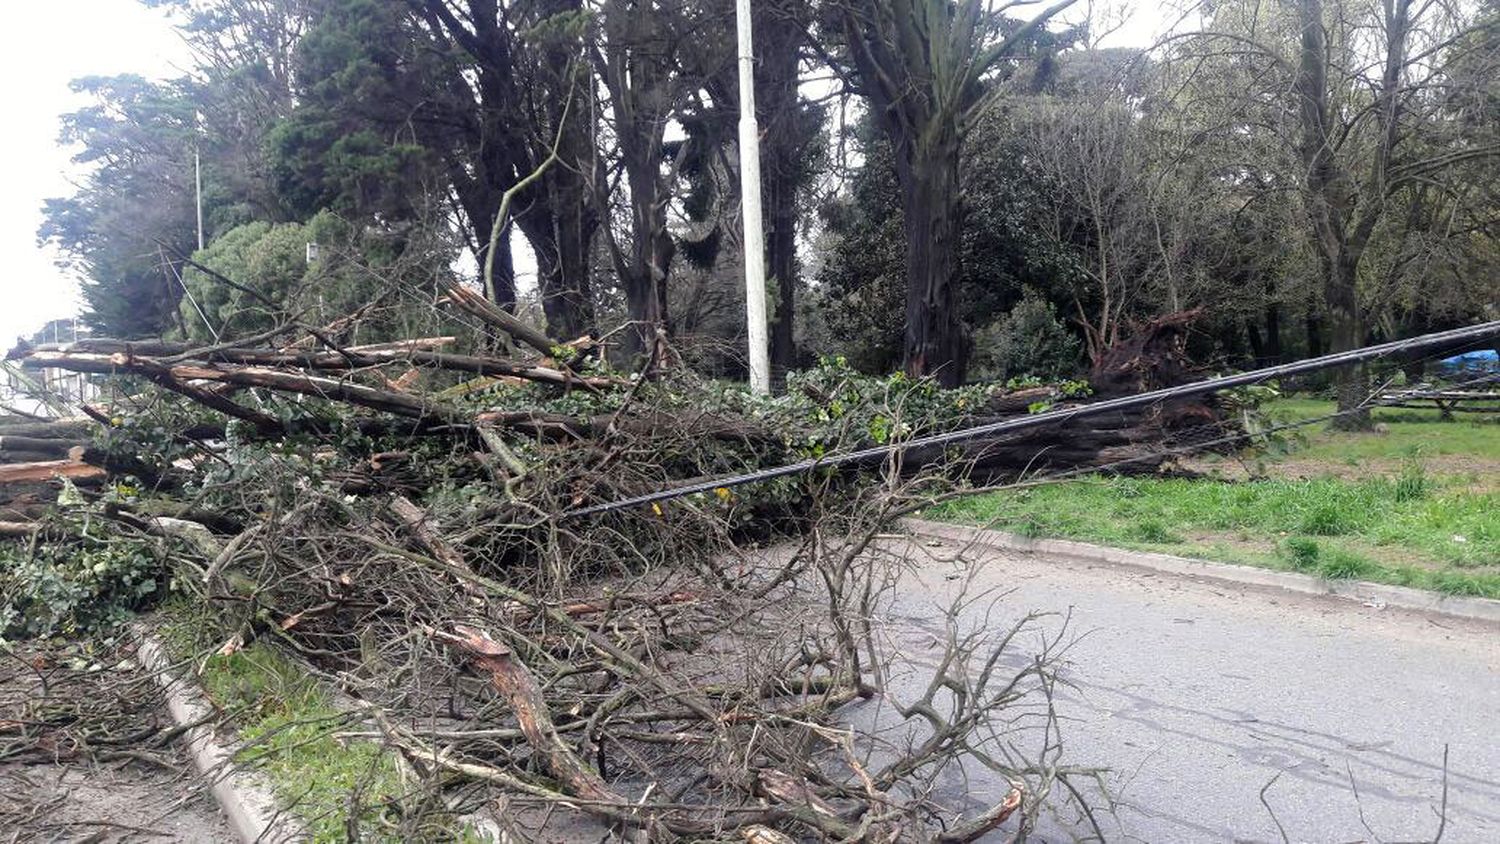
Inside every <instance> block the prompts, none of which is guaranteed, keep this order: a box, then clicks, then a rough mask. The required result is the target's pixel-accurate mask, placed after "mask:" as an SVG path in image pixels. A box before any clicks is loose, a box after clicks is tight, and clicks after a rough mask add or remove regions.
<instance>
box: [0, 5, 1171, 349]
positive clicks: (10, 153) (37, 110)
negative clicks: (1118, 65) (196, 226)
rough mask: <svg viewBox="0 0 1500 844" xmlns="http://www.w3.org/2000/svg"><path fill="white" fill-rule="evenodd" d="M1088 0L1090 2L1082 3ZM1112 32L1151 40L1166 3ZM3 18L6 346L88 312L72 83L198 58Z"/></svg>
mask: <svg viewBox="0 0 1500 844" xmlns="http://www.w3.org/2000/svg"><path fill="white" fill-rule="evenodd" d="M1084 5H1085V4H1083V3H1080V4H1079V6H1080V7H1082V6H1084ZM1139 5H1140V6H1141V7H1143V11H1142V12H1141V13H1139V14H1137V15H1135V16H1133V17H1134V19H1132V20H1131V21H1130V22H1129V24H1127V25H1126V26H1125V27H1124V29H1122V30H1121V31H1118V32H1116V33H1115V34H1114V36H1113V37H1111V38H1110V39H1108V43H1110V44H1142V43H1148V42H1149V40H1150V38H1151V36H1152V34H1153V31H1154V29H1155V28H1156V26H1157V24H1158V21H1157V19H1156V15H1155V14H1154V13H1153V11H1152V10H1154V9H1155V8H1156V6H1157V4H1155V3H1152V2H1149V0H1141V2H1140V3H1139ZM5 12H6V25H5V26H4V27H0V93H3V95H4V96H3V100H0V102H3V103H4V108H5V110H6V113H7V114H8V115H9V119H8V120H7V126H6V129H5V130H4V132H3V133H0V268H3V269H0V346H3V347H4V348H9V347H10V345H11V343H12V342H13V340H14V338H15V337H17V336H29V335H30V334H31V333H32V332H34V331H36V330H37V329H38V328H40V327H41V326H42V325H43V324H44V323H45V322H47V321H48V320H51V319H56V318H58V317H66V316H72V315H74V314H75V313H76V312H77V311H78V307H79V303H78V295H77V285H76V282H75V281H74V280H73V279H71V278H69V277H68V276H67V275H66V274H65V273H63V272H62V271H61V270H59V269H57V267H55V266H54V263H53V261H54V256H53V255H52V254H50V253H49V252H47V251H46V250H43V249H42V248H40V247H38V246H37V243H36V230H37V226H38V225H40V223H41V214H40V208H41V204H42V201H43V200H45V199H47V198H48V197H54V196H65V195H67V194H68V193H70V186H69V176H70V173H71V172H76V171H75V168H73V167H72V166H71V165H70V163H69V158H70V156H71V155H72V151H71V150H69V149H66V148H64V147H61V146H60V145H59V144H58V143H57V134H58V116H59V115H61V114H64V113H66V112H69V111H72V110H74V109H77V108H78V107H80V106H81V105H83V104H84V102H85V101H84V100H83V98H80V97H78V96H76V95H74V94H73V93H72V92H70V91H69V89H68V83H69V81H70V80H72V79H74V78H76V77H80V76H89V75H96V74H98V75H103V74H116V73H138V74H141V75H142V76H147V77H154V78H162V77H168V76H173V75H176V74H177V73H179V72H180V69H181V68H184V67H186V66H187V65H188V61H187V49H186V48H185V46H184V45H183V43H182V41H181V40H180V39H179V38H178V37H177V35H176V34H175V33H174V32H173V30H172V28H171V26H170V25H168V23H167V21H166V20H165V19H164V18H163V17H162V16H161V15H160V14H158V13H156V12H153V11H150V10H148V9H146V8H144V7H143V6H142V5H141V4H140V3H139V2H138V0H46V2H21V3H8V4H6V10H5Z"/></svg>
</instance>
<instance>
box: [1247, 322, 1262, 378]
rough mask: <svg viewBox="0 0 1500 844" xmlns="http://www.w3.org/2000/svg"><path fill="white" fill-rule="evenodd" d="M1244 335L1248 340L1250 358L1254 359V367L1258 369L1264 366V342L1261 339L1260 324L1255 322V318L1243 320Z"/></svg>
mask: <svg viewBox="0 0 1500 844" xmlns="http://www.w3.org/2000/svg"><path fill="white" fill-rule="evenodd" d="M1245 336H1246V338H1247V339H1249V341H1250V358H1251V360H1253V361H1254V365H1255V367H1256V368H1257V369H1258V368H1260V367H1262V366H1265V365H1266V344H1265V341H1264V340H1262V339H1261V336H1260V326H1258V325H1256V324H1255V320H1252V319H1247V320H1245Z"/></svg>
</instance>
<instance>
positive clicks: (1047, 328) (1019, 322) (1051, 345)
mask: <svg viewBox="0 0 1500 844" xmlns="http://www.w3.org/2000/svg"><path fill="white" fill-rule="evenodd" d="M1081 354H1082V345H1081V344H1080V343H1079V342H1078V338H1077V337H1075V336H1074V335H1073V333H1072V332H1070V331H1069V330H1068V328H1067V326H1065V325H1063V323H1062V320H1060V319H1058V316H1057V311H1056V310H1055V309H1054V308H1053V307H1052V304H1051V303H1050V302H1048V301H1047V300H1046V299H1043V298H1042V297H1041V296H1040V295H1039V294H1038V293H1036V292H1035V291H1034V290H1030V289H1028V290H1027V291H1026V295H1025V296H1024V297H1023V298H1022V299H1021V302H1020V304H1018V305H1016V306H1015V307H1014V308H1012V309H1011V310H1010V313H1008V314H1006V315H1005V317H1004V318H1003V319H1001V320H1000V321H999V322H996V323H994V324H992V325H990V326H988V327H986V328H983V329H980V330H979V331H977V332H976V333H975V335H974V358H973V363H972V367H971V368H972V375H973V376H974V377H975V378H978V379H981V380H983V379H992V380H997V381H1000V380H1005V379H1007V378H1010V377H1012V376H1016V375H1033V376H1037V377H1040V378H1047V379H1056V378H1064V377H1067V376H1069V375H1072V374H1073V373H1074V372H1076V371H1077V370H1078V362H1079V359H1080V356H1081Z"/></svg>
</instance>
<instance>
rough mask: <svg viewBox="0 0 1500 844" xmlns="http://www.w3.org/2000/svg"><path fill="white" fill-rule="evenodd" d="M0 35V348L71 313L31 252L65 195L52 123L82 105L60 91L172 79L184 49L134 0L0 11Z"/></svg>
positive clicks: (49, 269)
mask: <svg viewBox="0 0 1500 844" xmlns="http://www.w3.org/2000/svg"><path fill="white" fill-rule="evenodd" d="M5 18H6V22H5V26H3V27H0V104H3V106H0V107H3V108H4V109H5V112H6V114H8V115H9V119H8V120H7V123H8V124H9V125H8V126H7V127H6V129H5V131H4V132H3V133H0V268H3V269H0V346H3V347H4V348H6V349H8V348H10V345H11V343H12V342H13V341H14V339H15V338H16V337H17V336H21V335H30V334H31V333H32V332H34V331H36V330H37V329H38V328H40V327H41V326H42V324H43V323H45V322H46V321H48V320H50V319H56V318H58V317H66V316H72V315H73V314H74V313H75V312H76V311H77V310H78V301H77V285H76V284H75V282H74V281H73V280H72V279H71V278H69V277H68V276H67V275H66V274H65V273H63V272H62V271H61V270H59V269H58V268H57V267H55V266H54V265H53V256H52V255H51V254H50V253H48V252H46V251H44V250H42V249H41V248H39V247H38V246H37V243H36V230H37V227H38V226H39V225H40V224H41V205H42V201H43V200H44V199H47V198H49V197H54V196H66V195H68V194H69V193H70V192H71V188H70V186H69V182H68V175H67V174H68V172H69V171H71V170H73V169H74V168H73V167H72V166H71V165H70V163H69V158H70V157H71V155H72V153H71V152H70V151H69V150H68V149H65V148H63V147H61V146H59V145H58V143H57V134H58V116H59V115H61V114H64V113H66V112H69V111H73V110H76V109H77V108H79V107H80V106H81V105H83V104H85V103H86V98H83V97H79V96H76V95H74V94H73V93H72V92H71V91H70V90H69V89H68V82H69V81H70V80H72V79H74V78H75V77H79V76H89V75H94V74H99V75H106V74H116V73H138V74H141V75H142V76H147V77H167V76H173V75H176V73H175V71H174V65H175V66H176V67H185V66H186V64H187V61H186V57H187V49H186V47H185V46H184V45H183V43H182V41H181V40H180V39H179V38H178V37H177V35H176V34H175V33H174V32H173V31H172V29H171V27H170V26H168V25H167V23H166V21H165V19H164V18H163V17H161V16H160V15H159V14H157V13H155V12H152V11H151V10H148V9H146V8H144V7H143V6H141V4H140V3H138V2H136V0H46V1H45V2H24V3H7V4H6V9H5Z"/></svg>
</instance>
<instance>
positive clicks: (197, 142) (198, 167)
mask: <svg viewBox="0 0 1500 844" xmlns="http://www.w3.org/2000/svg"><path fill="white" fill-rule="evenodd" d="M193 124H194V125H193V198H194V200H195V201H196V203H197V205H198V251H200V252H201V251H203V157H202V152H201V150H200V147H202V145H203V112H201V111H199V112H195V113H194V114H193Z"/></svg>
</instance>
